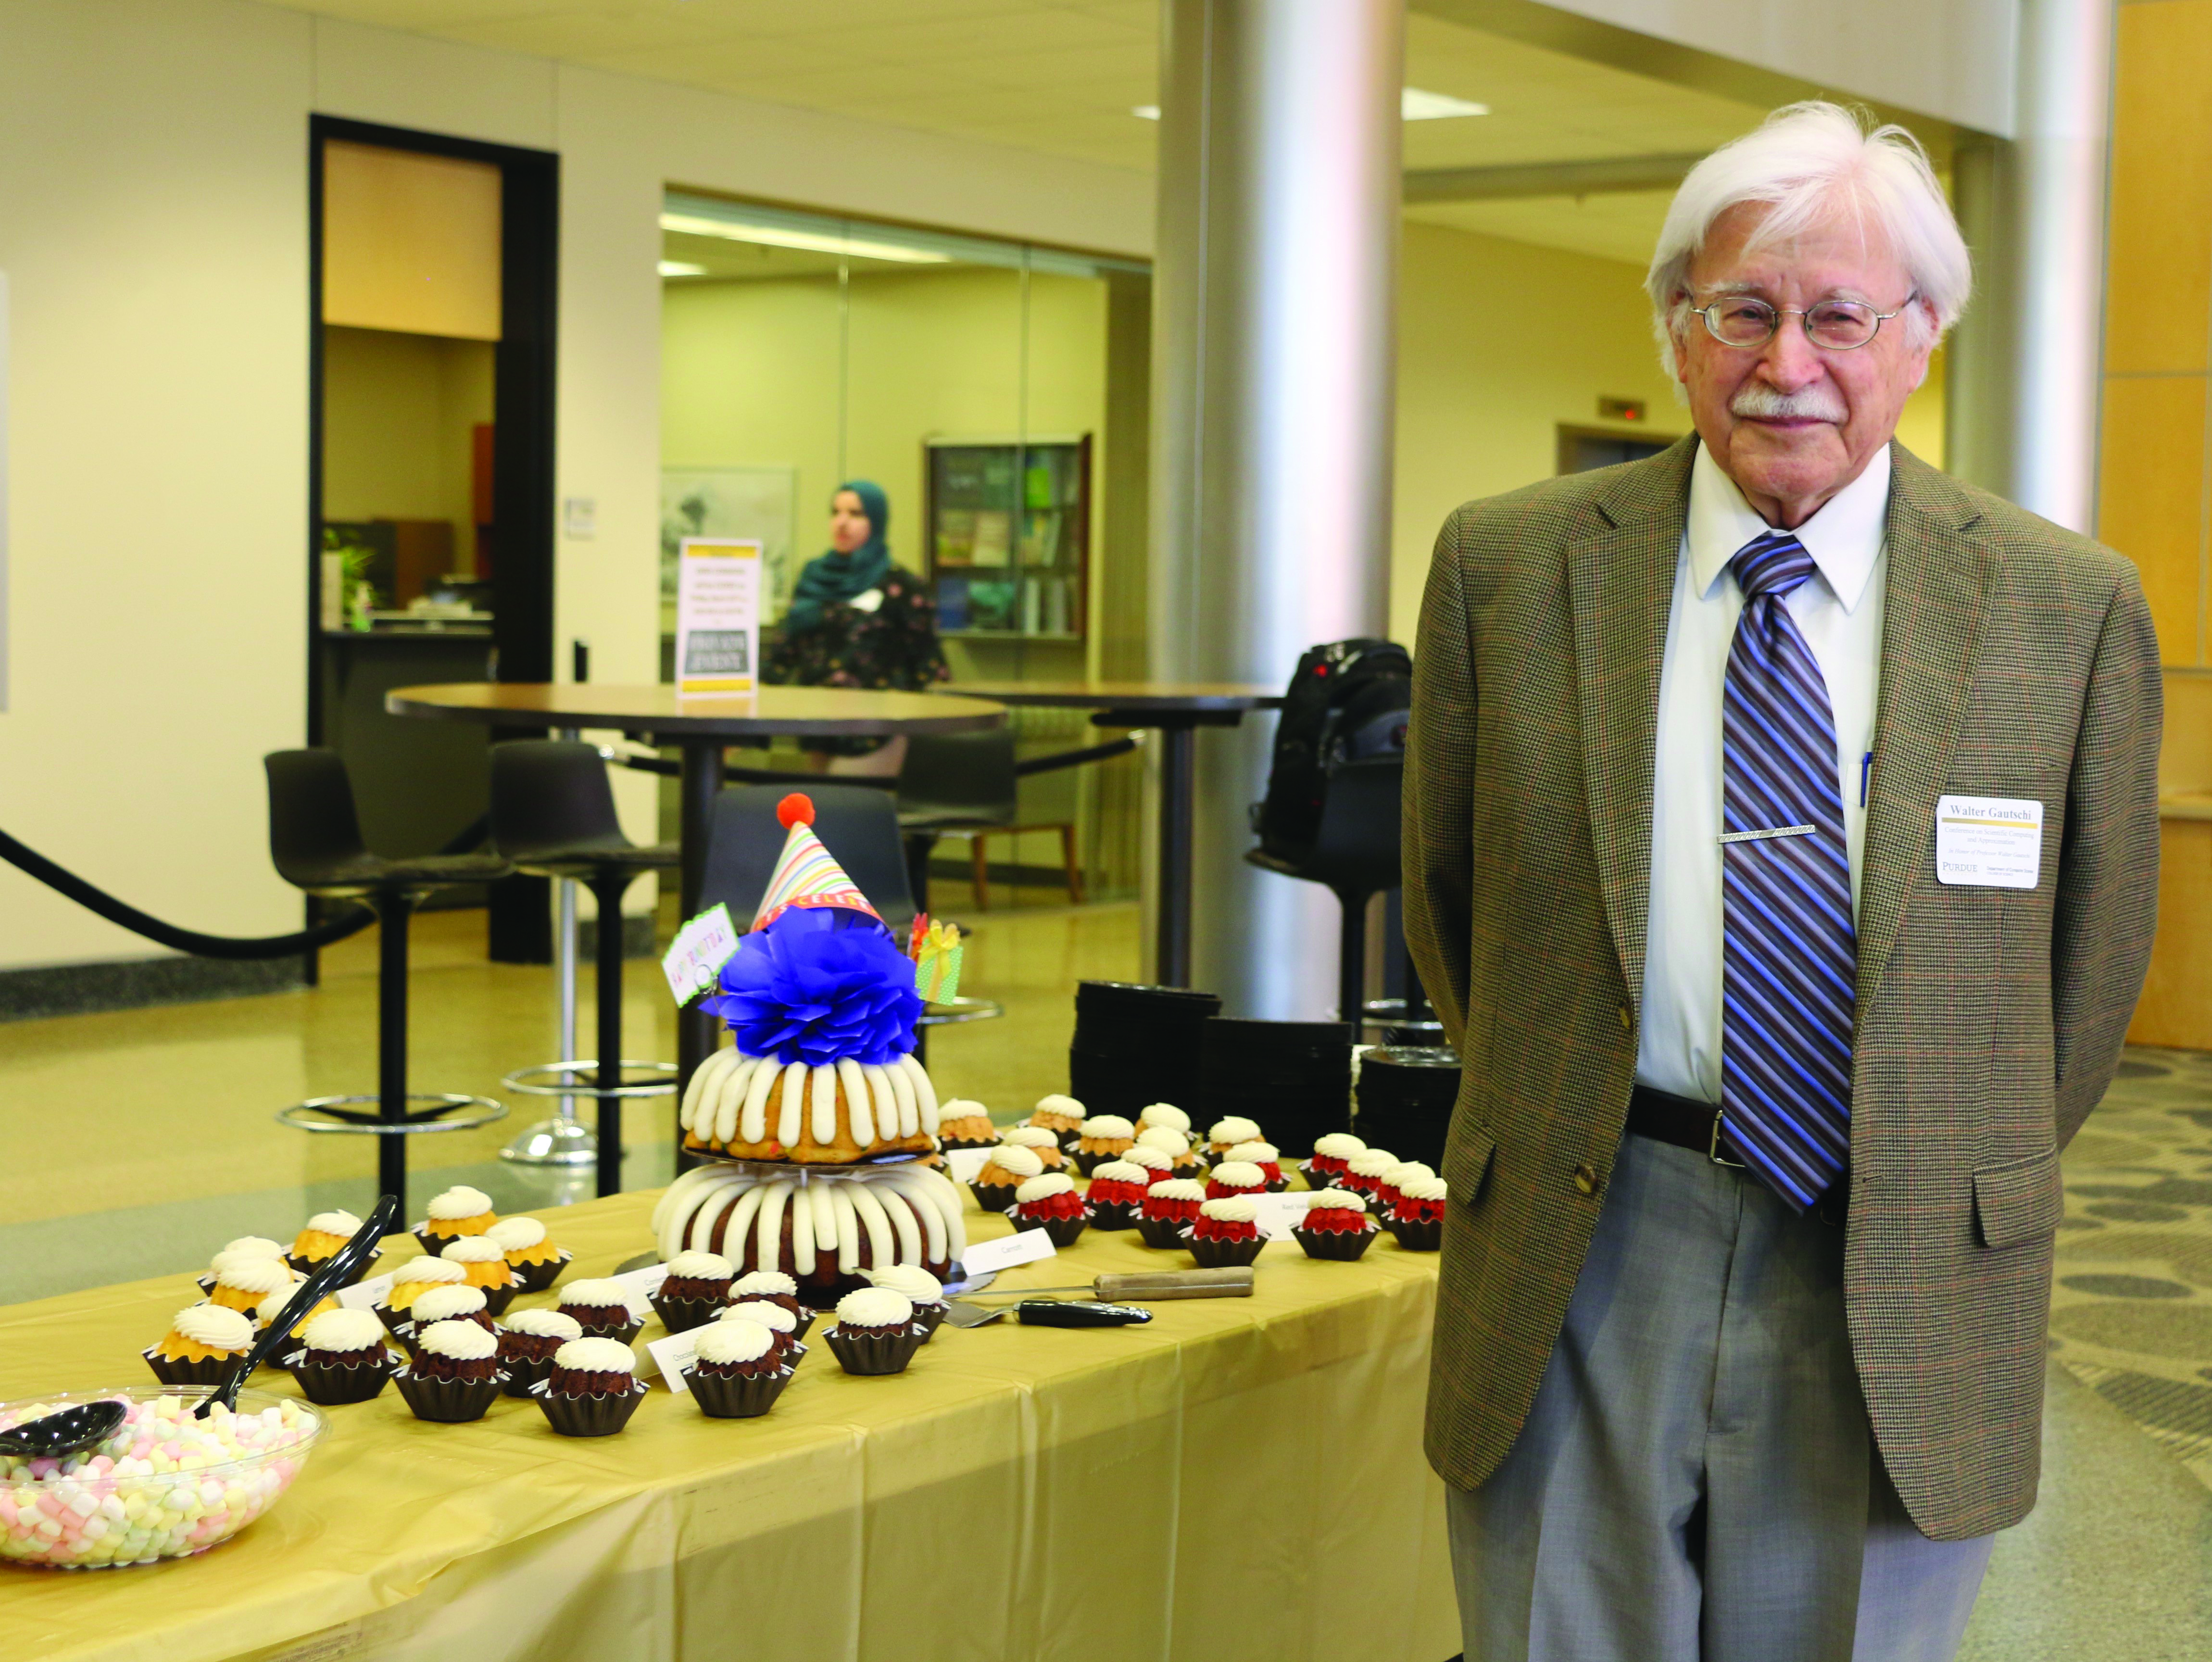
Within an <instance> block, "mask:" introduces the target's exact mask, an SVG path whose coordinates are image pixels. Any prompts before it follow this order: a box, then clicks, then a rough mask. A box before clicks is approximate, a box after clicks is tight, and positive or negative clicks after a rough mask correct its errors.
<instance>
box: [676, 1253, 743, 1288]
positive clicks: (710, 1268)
mask: <svg viewBox="0 0 2212 1662" xmlns="http://www.w3.org/2000/svg"><path fill="white" fill-rule="evenodd" d="M737 1273H738V1267H737V1265H735V1264H733V1263H731V1262H730V1261H729V1260H728V1259H727V1258H726V1257H723V1256H722V1255H721V1254H720V1252H678V1254H677V1255H676V1256H675V1257H672V1258H671V1259H670V1260H669V1261H668V1275H669V1279H670V1280H671V1281H686V1282H726V1281H727V1280H729V1279H730V1277H731V1276H732V1275H736V1274H737Z"/></svg>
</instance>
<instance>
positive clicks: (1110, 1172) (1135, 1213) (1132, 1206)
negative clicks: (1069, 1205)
mask: <svg viewBox="0 0 2212 1662" xmlns="http://www.w3.org/2000/svg"><path fill="white" fill-rule="evenodd" d="M1135 1152H1136V1151H1135V1150H1134V1149H1131V1150H1130V1153H1132V1154H1134V1153H1135ZM1163 1180H1164V1179H1163ZM1153 1181H1154V1179H1153V1177H1152V1172H1149V1171H1147V1170H1146V1168H1145V1167H1144V1166H1139V1165H1138V1164H1137V1163H1136V1162H1135V1161H1133V1160H1108V1161H1107V1162H1106V1163H1105V1164H1104V1165H1103V1166H1100V1167H1099V1168H1098V1169H1097V1171H1096V1172H1092V1173H1091V1188H1090V1191H1089V1192H1088V1193H1087V1194H1085V1196H1084V1199H1085V1200H1086V1201H1088V1202H1090V1203H1091V1227H1092V1228H1093V1229H1134V1228H1135V1227H1137V1219H1138V1217H1139V1215H1141V1214H1142V1213H1143V1211H1144V1209H1145V1191H1146V1190H1147V1189H1150V1188H1151V1187H1152V1184H1153Z"/></svg>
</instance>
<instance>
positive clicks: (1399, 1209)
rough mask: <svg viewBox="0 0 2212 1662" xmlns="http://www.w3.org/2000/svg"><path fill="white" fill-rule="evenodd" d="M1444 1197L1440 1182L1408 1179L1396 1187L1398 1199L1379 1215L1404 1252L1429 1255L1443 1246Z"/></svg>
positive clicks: (1445, 1193)
mask: <svg viewBox="0 0 2212 1662" xmlns="http://www.w3.org/2000/svg"><path fill="white" fill-rule="evenodd" d="M1447 1196H1448V1190H1447V1189H1446V1186H1445V1184H1444V1180H1443V1178H1407V1180H1406V1181H1404V1182H1403V1183H1401V1184H1399V1185H1398V1198H1397V1200H1396V1202H1395V1203H1394V1204H1393V1205H1392V1206H1391V1208H1390V1209H1389V1212H1387V1213H1386V1214H1384V1215H1383V1224H1384V1225H1385V1226H1386V1227H1388V1228H1389V1231H1390V1233H1392V1234H1393V1235H1395V1236H1396V1237H1397V1238H1398V1245H1401V1246H1402V1247H1404V1248H1406V1249H1407V1251H1413V1252H1433V1251H1436V1250H1437V1248H1438V1247H1440V1246H1442V1245H1443V1244H1444V1202H1445V1200H1446V1198H1447Z"/></svg>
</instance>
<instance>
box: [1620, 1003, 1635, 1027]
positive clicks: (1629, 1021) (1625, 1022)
mask: <svg viewBox="0 0 2212 1662" xmlns="http://www.w3.org/2000/svg"><path fill="white" fill-rule="evenodd" d="M1635 1025H1636V1017H1635V1015H1634V1014H1632V1012H1631V1011H1630V1009H1629V1008H1628V1006H1626V1004H1624V1005H1622V1006H1621V1007H1620V1031H1621V1032H1624V1033H1625V1032H1627V1031H1628V1030H1629V1029H1630V1028H1632V1027H1633V1026H1635Z"/></svg>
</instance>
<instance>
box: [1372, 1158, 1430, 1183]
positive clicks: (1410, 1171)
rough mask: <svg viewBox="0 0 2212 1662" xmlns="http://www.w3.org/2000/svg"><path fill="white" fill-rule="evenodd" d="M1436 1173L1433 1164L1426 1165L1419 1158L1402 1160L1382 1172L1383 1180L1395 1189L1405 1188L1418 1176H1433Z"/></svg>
mask: <svg viewBox="0 0 2212 1662" xmlns="http://www.w3.org/2000/svg"><path fill="white" fill-rule="evenodd" d="M1436 1174H1437V1169H1436V1167H1435V1166H1425V1165H1423V1164H1422V1163H1421V1162H1420V1161H1419V1160H1400V1161H1399V1162H1398V1163H1397V1164H1396V1165H1395V1166H1392V1167H1391V1168H1390V1169H1389V1171H1387V1172H1384V1173H1383V1182H1385V1183H1387V1184H1389V1185H1390V1186H1391V1187H1392V1188H1393V1189H1403V1188H1404V1187H1405V1186H1406V1185H1407V1184H1408V1183H1410V1182H1412V1181H1413V1179H1414V1178H1432V1177H1434V1176H1436Z"/></svg>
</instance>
